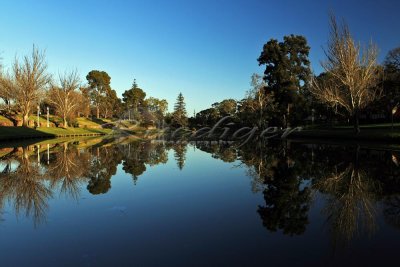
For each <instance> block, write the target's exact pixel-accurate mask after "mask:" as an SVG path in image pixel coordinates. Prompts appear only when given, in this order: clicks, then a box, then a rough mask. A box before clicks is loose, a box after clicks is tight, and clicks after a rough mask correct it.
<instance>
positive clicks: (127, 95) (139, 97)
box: [122, 79, 146, 112]
mask: <svg viewBox="0 0 400 267" xmlns="http://www.w3.org/2000/svg"><path fill="white" fill-rule="evenodd" d="M145 97H146V93H145V92H144V91H143V90H142V89H140V88H139V86H138V85H137V83H136V79H134V80H133V84H132V88H131V89H129V90H126V91H125V92H124V93H123V94H122V100H123V101H124V103H125V105H126V107H127V108H128V109H133V110H134V111H135V112H137V111H138V110H139V108H140V107H142V106H144V104H145V101H144V99H145Z"/></svg>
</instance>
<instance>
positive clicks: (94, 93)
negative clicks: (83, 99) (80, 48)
mask: <svg viewBox="0 0 400 267" xmlns="http://www.w3.org/2000/svg"><path fill="white" fill-rule="evenodd" d="M86 79H87V81H88V83H89V88H90V93H89V95H90V99H91V101H92V103H93V105H94V106H95V107H96V117H97V118H99V117H100V107H101V104H102V103H103V101H104V99H105V98H104V97H105V96H106V94H107V92H109V91H110V90H111V87H110V83H111V77H110V76H109V75H108V74H107V72H105V71H98V70H92V71H91V72H89V73H88V75H86Z"/></svg>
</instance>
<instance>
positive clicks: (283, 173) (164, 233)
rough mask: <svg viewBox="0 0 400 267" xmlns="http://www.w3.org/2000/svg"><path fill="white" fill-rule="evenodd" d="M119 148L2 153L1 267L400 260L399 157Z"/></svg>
mask: <svg viewBox="0 0 400 267" xmlns="http://www.w3.org/2000/svg"><path fill="white" fill-rule="evenodd" d="M111 141H112V142H110V141H108V142H107V141H104V140H101V139H86V140H80V141H77V140H75V141H74V140H64V142H60V143H55V141H54V140H51V141H50V142H51V143H48V142H46V141H42V142H40V143H36V144H35V143H33V144H25V145H17V144H16V145H12V146H11V145H7V144H3V145H2V146H1V147H2V148H1V149H0V172H1V174H0V237H1V238H0V266H267V265H269V266H277V265H278V266H287V265H296V266H319V265H332V266H333V265H340V266H343V265H353V266H354V265H365V266H368V265H371V266H374V265H376V266H382V265H394V264H395V263H397V262H398V255H397V253H398V249H399V248H400V177H399V175H400V166H399V165H400V152H398V151H395V150H390V149H383V148H382V149H367V148H365V147H363V146H355V145H352V146H334V145H323V144H300V143H284V144H281V143H279V144H261V143H259V144H253V145H251V146H250V145H249V146H247V147H241V148H236V147H235V146H234V145H228V144H217V143H197V144H182V143H178V144H176V143H175V144H174V143H162V142H137V141H129V140H111ZM9 146H11V147H9Z"/></svg>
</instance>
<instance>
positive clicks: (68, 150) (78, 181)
mask: <svg viewBox="0 0 400 267" xmlns="http://www.w3.org/2000/svg"><path fill="white" fill-rule="evenodd" d="M55 150H56V151H55V153H53V157H52V161H51V164H50V166H49V167H48V170H47V176H48V177H49V179H50V186H51V188H52V189H54V188H57V187H59V188H60V193H61V194H64V195H67V196H69V197H71V198H73V199H75V200H78V199H79V196H80V188H81V186H82V185H83V184H84V183H85V182H86V178H85V177H84V174H85V172H86V171H87V170H86V169H87V166H88V162H89V154H88V153H80V152H79V150H78V149H77V148H76V147H75V146H73V145H71V144H69V143H67V142H65V143H63V144H61V145H60V146H57V147H56V148H55Z"/></svg>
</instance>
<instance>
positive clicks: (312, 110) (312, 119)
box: [311, 109, 315, 125]
mask: <svg viewBox="0 0 400 267" xmlns="http://www.w3.org/2000/svg"><path fill="white" fill-rule="evenodd" d="M314 113H315V109H311V124H312V125H314V119H315V117H314Z"/></svg>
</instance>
